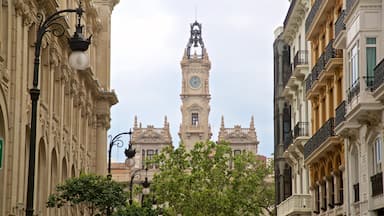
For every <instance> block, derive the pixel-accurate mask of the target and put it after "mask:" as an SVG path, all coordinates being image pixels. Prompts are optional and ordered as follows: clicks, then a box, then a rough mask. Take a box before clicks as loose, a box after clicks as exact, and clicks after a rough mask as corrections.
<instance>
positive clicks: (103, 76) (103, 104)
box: [0, 0, 118, 216]
mask: <svg viewBox="0 0 384 216" xmlns="http://www.w3.org/2000/svg"><path fill="white" fill-rule="evenodd" d="M117 2H118V1H117V0H95V1H89V0H84V1H82V7H83V8H84V10H85V11H86V12H85V13H84V15H83V17H82V23H83V24H84V26H85V28H84V30H85V34H86V35H91V34H92V35H93V38H92V43H91V45H90V47H89V49H88V54H89V56H90V63H91V65H90V67H89V68H87V69H85V70H83V71H76V70H73V69H72V68H70V67H69V66H68V55H69V53H70V49H69V47H68V45H67V38H69V37H70V36H72V34H73V32H74V30H75V29H74V27H75V23H76V18H75V15H68V17H66V18H65V19H59V20H57V21H58V22H60V23H62V24H63V26H66V27H70V28H69V29H67V30H65V31H64V36H63V37H54V35H53V34H52V33H49V32H48V33H47V34H46V35H45V36H44V39H43V43H42V48H41V58H40V59H41V62H40V74H39V75H40V77H39V83H40V86H39V88H40V89H41V93H40V100H39V103H38V108H37V137H36V140H37V141H36V142H37V145H36V165H35V167H36V171H35V187H34V188H35V189H34V191H35V193H34V214H35V215H50V216H51V215H52V216H53V215H76V211H75V209H69V208H61V209H47V208H46V201H47V197H48V195H49V194H50V193H53V192H54V191H55V186H56V185H57V184H58V183H60V182H63V181H64V180H65V179H66V178H69V177H74V176H78V175H79V173H80V172H94V173H98V174H103V175H104V174H106V172H107V163H106V162H107V157H106V156H107V155H106V152H107V145H106V143H107V129H108V128H109V121H110V107H111V106H112V105H113V104H115V103H117V97H116V95H115V93H114V92H113V91H111V90H110V45H109V44H110V22H111V13H112V10H113V7H114V6H115V4H117ZM76 7H78V1H51V0H44V1H35V0H25V1H20V0H0V77H1V85H0V140H1V141H0V142H1V151H0V153H1V157H0V158H2V160H1V162H0V215H5V216H8V215H25V208H26V194H27V175H28V160H29V138H30V119H31V100H30V96H29V89H30V88H31V86H32V77H33V64H34V46H35V42H36V31H37V29H38V26H39V23H40V21H41V20H39V18H40V17H39V13H41V14H43V15H44V17H47V16H49V15H51V14H53V13H55V12H57V11H58V10H63V9H68V8H76Z"/></svg>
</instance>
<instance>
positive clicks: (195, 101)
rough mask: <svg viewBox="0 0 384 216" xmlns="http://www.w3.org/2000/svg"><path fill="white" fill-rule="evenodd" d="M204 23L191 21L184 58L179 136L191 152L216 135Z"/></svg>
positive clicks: (182, 64) (182, 61)
mask: <svg viewBox="0 0 384 216" xmlns="http://www.w3.org/2000/svg"><path fill="white" fill-rule="evenodd" d="M201 30H202V26H201V24H200V23H198V22H197V21H195V22H194V23H192V24H191V36H190V38H189V41H188V44H187V47H186V49H185V51H184V56H183V59H182V60H181V71H182V83H181V94H180V97H181V102H182V105H181V114H182V122H181V125H180V131H179V136H180V139H181V141H182V143H183V144H184V145H185V147H186V149H187V150H188V151H189V150H191V149H192V148H193V146H194V144H195V143H196V142H199V141H206V140H209V139H210V138H211V136H212V132H211V127H210V125H209V123H208V117H209V111H210V105H209V101H210V99H211V95H210V93H209V70H210V69H211V62H210V61H209V58H208V53H207V51H206V49H205V47H204V43H203V39H202V37H201Z"/></svg>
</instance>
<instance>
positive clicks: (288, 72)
mask: <svg viewBox="0 0 384 216" xmlns="http://www.w3.org/2000/svg"><path fill="white" fill-rule="evenodd" d="M291 76H292V65H289V67H287V68H286V70H284V74H283V86H284V87H286V86H287V83H288V80H289V79H290V78H291Z"/></svg>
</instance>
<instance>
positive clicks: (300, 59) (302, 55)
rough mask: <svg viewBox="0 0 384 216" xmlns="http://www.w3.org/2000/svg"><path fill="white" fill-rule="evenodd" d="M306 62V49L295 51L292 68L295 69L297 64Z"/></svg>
mask: <svg viewBox="0 0 384 216" xmlns="http://www.w3.org/2000/svg"><path fill="white" fill-rule="evenodd" d="M306 64H308V50H299V51H297V53H296V55H295V57H294V58H293V68H294V69H295V68H296V67H297V66H298V65H306Z"/></svg>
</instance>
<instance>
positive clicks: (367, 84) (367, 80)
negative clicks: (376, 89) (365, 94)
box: [363, 76, 375, 91]
mask: <svg viewBox="0 0 384 216" xmlns="http://www.w3.org/2000/svg"><path fill="white" fill-rule="evenodd" d="M363 78H364V80H365V87H366V90H369V91H372V89H373V85H374V83H375V77H374V76H363Z"/></svg>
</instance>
